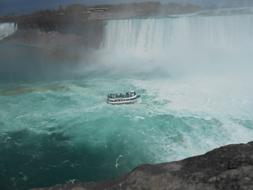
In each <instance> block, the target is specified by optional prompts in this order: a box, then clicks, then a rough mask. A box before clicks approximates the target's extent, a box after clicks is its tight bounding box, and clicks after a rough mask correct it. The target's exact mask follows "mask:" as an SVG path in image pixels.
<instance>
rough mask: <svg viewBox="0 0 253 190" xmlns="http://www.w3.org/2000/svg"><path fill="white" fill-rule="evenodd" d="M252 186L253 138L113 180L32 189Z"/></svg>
mask: <svg viewBox="0 0 253 190" xmlns="http://www.w3.org/2000/svg"><path fill="white" fill-rule="evenodd" d="M119 189H120V190H144V189H145V190H179V189H180V190H250V189H253V142H250V143H248V144H238V145H228V146H224V147H221V148H218V149H215V150H213V151H211V152H208V153H206V154H204V155H201V156H196V157H192V158H188V159H185V160H182V161H176V162H171V163H163V164H157V165H142V166H139V167H137V168H136V169H134V170H133V171H132V172H130V173H129V174H127V175H125V176H123V177H121V178H119V179H117V180H112V181H105V182H98V183H76V182H74V181H72V182H70V183H68V184H65V185H57V186H55V187H50V188H39V189H33V190H119Z"/></svg>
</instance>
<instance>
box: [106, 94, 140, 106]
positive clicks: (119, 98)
mask: <svg viewBox="0 0 253 190" xmlns="http://www.w3.org/2000/svg"><path fill="white" fill-rule="evenodd" d="M138 98H140V95H137V93H136V92H135V91H131V92H127V93H125V94H109V95H108V96H107V103H108V104H112V105H120V104H134V103H136V102H137V100H138Z"/></svg>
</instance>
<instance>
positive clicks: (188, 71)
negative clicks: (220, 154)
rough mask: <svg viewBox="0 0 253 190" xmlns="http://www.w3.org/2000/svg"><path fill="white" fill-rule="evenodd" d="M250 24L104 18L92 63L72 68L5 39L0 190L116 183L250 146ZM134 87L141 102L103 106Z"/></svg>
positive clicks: (244, 18)
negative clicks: (138, 172)
mask: <svg viewBox="0 0 253 190" xmlns="http://www.w3.org/2000/svg"><path fill="white" fill-rule="evenodd" d="M252 31H253V16H252V15H234V16H233V15H232V16H209V17H202V16H193V17H185V16H183V17H179V18H174V19H172V18H166V19H146V20H141V19H139V20H135V19H133V20H123V21H121V20H117V21H108V23H107V26H106V29H105V35H104V36H105V39H104V42H103V44H101V49H100V50H99V51H95V52H92V53H93V54H94V55H93V54H92V56H93V59H94V60H93V59H90V60H88V59H84V60H81V61H80V63H74V64H69V62H67V63H63V62H57V61H59V60H55V59H51V60H50V58H48V57H47V56H46V55H47V54H43V53H42V52H41V51H40V49H37V48H33V47H27V46H24V45H15V44H11V45H8V46H6V44H1V47H0V62H1V65H0V66H1V67H0V74H1V75H0V189H1V190H15V189H18V190H26V189H29V188H33V187H44V186H51V185H55V184H58V183H64V182H67V181H69V180H73V179H74V180H81V181H98V180H105V179H111V178H115V177H118V176H120V175H123V174H125V173H127V172H129V171H130V170H132V169H133V168H134V167H136V166H138V165H140V164H145V163H161V162H168V161H174V160H180V159H183V158H186V157H189V156H194V155H199V154H203V153H205V152H207V151H209V150H212V149H214V148H217V147H219V146H222V145H226V144H230V143H244V142H248V141H252V139H253V88H252V84H251V81H253V78H252V69H253V68H252V63H251V62H252V61H251V60H252V58H253V57H252V55H253V52H252V49H253V48H252V44H253V37H252V36H253V35H252V34H253V33H252ZM200 34H201V35H200ZM38 50H39V51H38ZM86 53H87V52H86ZM92 56H91V57H92ZM94 57H95V58H94ZM63 60H64V59H63ZM91 60H92V61H91ZM129 90H135V91H136V92H137V93H138V94H140V95H141V99H140V100H139V102H138V103H136V104H133V105H122V106H111V105H108V104H106V96H107V94H109V93H112V92H125V91H129Z"/></svg>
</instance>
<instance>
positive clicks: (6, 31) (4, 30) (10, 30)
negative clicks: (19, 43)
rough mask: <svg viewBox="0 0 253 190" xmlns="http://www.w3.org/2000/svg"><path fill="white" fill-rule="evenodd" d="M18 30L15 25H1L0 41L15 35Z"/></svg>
mask: <svg viewBox="0 0 253 190" xmlns="http://www.w3.org/2000/svg"><path fill="white" fill-rule="evenodd" d="M17 29H18V26H17V24H15V23H0V40H2V39H4V38H6V37H8V36H10V35H12V34H14V33H15V32H16V31H17Z"/></svg>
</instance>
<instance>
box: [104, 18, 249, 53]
mask: <svg viewBox="0 0 253 190" xmlns="http://www.w3.org/2000/svg"><path fill="white" fill-rule="evenodd" d="M252 45H253V15H246V14H245V15H229V16H228V15H227V16H200V15H199V16H183V17H178V18H161V19H155V18H154V19H132V20H113V21H108V23H107V26H106V31H105V40H104V44H103V48H105V49H107V50H112V51H121V52H124V53H125V52H131V51H132V52H135V53H137V52H138V53H140V52H142V53H143V52H146V53H148V54H150V53H152V54H153V53H165V54H167V53H168V52H170V51H173V52H175V51H180V52H182V51H184V50H190V51H193V50H195V51H201V50H203V49H205V48H208V49H210V48H213V49H237V50H240V49H242V48H243V49H245V47H246V48H250V47H251V48H252Z"/></svg>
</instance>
